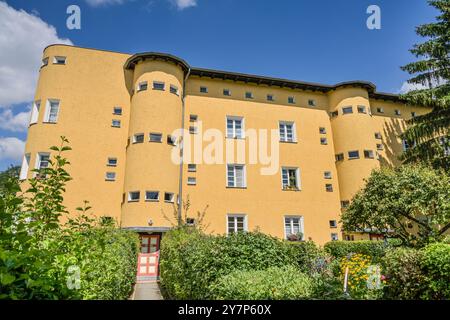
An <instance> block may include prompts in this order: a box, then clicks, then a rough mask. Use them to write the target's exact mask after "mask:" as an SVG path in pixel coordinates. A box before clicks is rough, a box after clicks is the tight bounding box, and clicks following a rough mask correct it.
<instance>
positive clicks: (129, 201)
mask: <svg viewBox="0 0 450 320" xmlns="http://www.w3.org/2000/svg"><path fill="white" fill-rule="evenodd" d="M131 202H139V200H128V203H131Z"/></svg>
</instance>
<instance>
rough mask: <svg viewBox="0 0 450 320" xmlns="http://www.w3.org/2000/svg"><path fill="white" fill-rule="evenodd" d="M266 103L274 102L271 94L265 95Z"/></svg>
mask: <svg viewBox="0 0 450 320" xmlns="http://www.w3.org/2000/svg"><path fill="white" fill-rule="evenodd" d="M267 101H275V98H274V97H273V94H268V95H267Z"/></svg>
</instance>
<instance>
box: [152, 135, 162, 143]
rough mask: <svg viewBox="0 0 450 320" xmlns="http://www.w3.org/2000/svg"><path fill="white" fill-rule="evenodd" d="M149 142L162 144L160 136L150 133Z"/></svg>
mask: <svg viewBox="0 0 450 320" xmlns="http://www.w3.org/2000/svg"><path fill="white" fill-rule="evenodd" d="M150 142H162V134H161V133H150Z"/></svg>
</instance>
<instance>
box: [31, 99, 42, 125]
mask: <svg viewBox="0 0 450 320" xmlns="http://www.w3.org/2000/svg"><path fill="white" fill-rule="evenodd" d="M40 108H41V101H35V102H34V103H33V106H32V108H31V115H30V124H33V123H37V122H38V119H39V109H40Z"/></svg>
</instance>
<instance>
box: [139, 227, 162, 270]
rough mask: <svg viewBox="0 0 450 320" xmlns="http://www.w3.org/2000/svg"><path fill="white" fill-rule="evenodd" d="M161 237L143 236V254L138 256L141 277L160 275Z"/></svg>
mask: <svg viewBox="0 0 450 320" xmlns="http://www.w3.org/2000/svg"><path fill="white" fill-rule="evenodd" d="M159 241H160V236H159V235H143V236H141V253H140V254H139V256H138V272H137V275H138V276H141V277H157V276H158V275H159Z"/></svg>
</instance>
